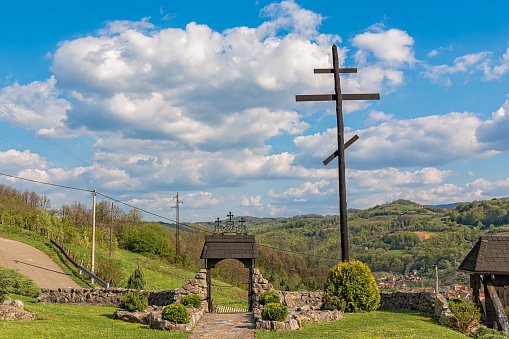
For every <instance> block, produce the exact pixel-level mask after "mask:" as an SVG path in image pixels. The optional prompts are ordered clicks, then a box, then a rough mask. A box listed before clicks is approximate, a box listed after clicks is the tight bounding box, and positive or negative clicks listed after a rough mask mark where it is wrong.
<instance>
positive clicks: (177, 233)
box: [172, 192, 183, 258]
mask: <svg viewBox="0 0 509 339" xmlns="http://www.w3.org/2000/svg"><path fill="white" fill-rule="evenodd" d="M173 199H176V200H177V201H176V203H175V207H172V208H175V209H176V210H177V211H176V212H177V217H176V222H177V223H176V225H177V227H176V229H175V251H176V255H177V258H178V257H179V256H180V222H179V204H182V203H183V202H182V201H179V192H177V195H176V196H175V197H173Z"/></svg>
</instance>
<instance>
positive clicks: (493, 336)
mask: <svg viewBox="0 0 509 339" xmlns="http://www.w3.org/2000/svg"><path fill="white" fill-rule="evenodd" d="M474 338H477V339H509V333H505V332H501V331H497V330H494V329H491V328H487V327H486V326H481V327H479V328H478V329H477V331H476V332H475V335H474Z"/></svg>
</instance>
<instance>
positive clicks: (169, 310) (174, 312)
mask: <svg viewBox="0 0 509 339" xmlns="http://www.w3.org/2000/svg"><path fill="white" fill-rule="evenodd" d="M161 318H162V319H163V320H169V321H173V322H174V323H176V324H187V323H188V322H189V312H188V311H187V310H186V307H185V306H184V305H182V304H171V305H168V306H166V307H165V308H164V309H163V312H162V314H161Z"/></svg>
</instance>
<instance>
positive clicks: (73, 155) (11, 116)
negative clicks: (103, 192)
mask: <svg viewBox="0 0 509 339" xmlns="http://www.w3.org/2000/svg"><path fill="white" fill-rule="evenodd" d="M0 111H2V112H4V113H5V114H7V115H8V118H10V119H11V120H14V121H15V122H17V123H18V124H19V125H21V126H23V127H25V128H26V129H28V130H29V131H31V132H32V133H34V135H36V136H38V137H40V138H42V139H44V140H46V141H47V142H49V143H50V144H52V145H54V146H55V147H57V148H58V149H60V150H61V151H62V152H64V153H66V154H68V155H70V156H72V157H73V158H75V159H77V160H79V161H81V162H82V163H83V164H85V165H87V166H90V167H91V168H93V169H94V170H96V171H98V172H100V173H102V174H104V175H105V176H107V177H109V178H111V179H113V180H115V181H118V182H119V183H121V184H123V185H125V186H127V187H130V188H132V189H134V190H136V191H139V192H142V193H148V192H145V191H142V190H140V189H138V188H136V187H134V186H131V185H129V184H128V183H125V182H123V181H122V180H119V179H117V178H115V177H113V176H111V175H109V174H108V173H106V172H104V171H102V170H100V169H99V168H97V167H96V166H94V165H92V164H90V163H88V162H87V161H85V160H83V159H81V158H80V157H79V156H77V155H75V154H74V153H72V152H71V151H69V150H67V149H65V148H63V147H62V146H60V145H59V144H57V143H56V142H54V141H53V140H51V139H49V138H47V137H45V136H44V135H42V134H40V133H39V132H37V131H36V130H34V129H33V128H32V127H30V126H28V125H27V124H25V123H24V122H22V121H20V120H19V119H17V118H16V117H14V115H13V114H11V113H9V112H8V111H6V110H5V109H4V108H3V107H0Z"/></svg>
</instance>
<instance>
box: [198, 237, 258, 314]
mask: <svg viewBox="0 0 509 339" xmlns="http://www.w3.org/2000/svg"><path fill="white" fill-rule="evenodd" d="M258 257H259V254H258V248H257V246H256V240H255V237H254V235H247V234H224V233H219V234H213V235H206V236H205V244H204V245H203V250H202V253H201V256H200V258H201V259H205V268H206V269H207V305H208V312H212V311H213V305H212V298H211V287H212V281H211V280H212V276H211V269H212V268H215V267H216V264H217V263H219V262H220V261H221V260H224V259H236V260H238V261H240V262H241V263H242V264H244V267H245V268H247V269H249V282H248V308H249V311H252V309H253V268H254V265H255V260H256V258H258Z"/></svg>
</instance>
